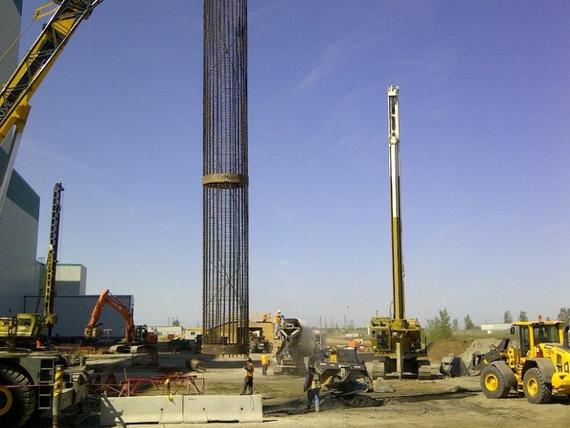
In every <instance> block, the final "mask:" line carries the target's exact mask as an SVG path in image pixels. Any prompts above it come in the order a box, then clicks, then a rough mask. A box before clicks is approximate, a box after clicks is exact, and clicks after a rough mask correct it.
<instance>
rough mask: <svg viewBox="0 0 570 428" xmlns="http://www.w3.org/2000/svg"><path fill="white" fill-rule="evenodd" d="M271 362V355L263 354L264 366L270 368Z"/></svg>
mask: <svg viewBox="0 0 570 428" xmlns="http://www.w3.org/2000/svg"><path fill="white" fill-rule="evenodd" d="M270 362H271V357H270V356H269V354H261V365H262V366H268V365H269V363H270Z"/></svg>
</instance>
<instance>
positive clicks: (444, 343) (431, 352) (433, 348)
mask: <svg viewBox="0 0 570 428" xmlns="http://www.w3.org/2000/svg"><path fill="white" fill-rule="evenodd" d="M470 344H471V341H470V340H461V339H453V338H452V339H441V340H434V341H433V342H430V343H429V344H428V346H427V354H428V358H429V360H430V361H431V362H432V363H439V362H440V361H441V359H442V358H443V357H447V356H448V355H449V354H455V355H461V354H463V353H464V352H466V349H468V348H469V345H470ZM469 358H470V359H471V357H469Z"/></svg>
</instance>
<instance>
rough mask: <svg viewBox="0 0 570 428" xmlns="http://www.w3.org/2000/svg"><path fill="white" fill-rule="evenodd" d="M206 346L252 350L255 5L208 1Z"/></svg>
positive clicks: (216, 350)
mask: <svg viewBox="0 0 570 428" xmlns="http://www.w3.org/2000/svg"><path fill="white" fill-rule="evenodd" d="M203 96H204V130H203V132H204V135H203V145H204V148H203V150H204V164H203V177H202V184H203V198H204V207H203V209H204V211H203V215H204V219H203V222H204V231H203V233H204V236H203V239H204V254H203V314H202V318H203V342H202V352H204V353H206V354H234V355H237V354H246V353H248V350H249V258H248V215H249V214H248V167H247V1H246V0H204V94H203Z"/></svg>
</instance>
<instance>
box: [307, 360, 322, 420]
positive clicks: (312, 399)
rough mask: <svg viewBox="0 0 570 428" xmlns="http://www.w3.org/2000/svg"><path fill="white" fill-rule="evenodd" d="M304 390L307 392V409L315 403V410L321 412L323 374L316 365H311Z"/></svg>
mask: <svg viewBox="0 0 570 428" xmlns="http://www.w3.org/2000/svg"><path fill="white" fill-rule="evenodd" d="M303 391H305V392H306V393H307V410H309V409H310V408H311V405H312V404H313V403H314V404H315V412H319V411H320V404H321V396H320V395H321V375H320V374H319V373H318V372H317V371H316V370H315V366H314V365H310V366H309V371H308V372H307V376H305V384H304V385H303Z"/></svg>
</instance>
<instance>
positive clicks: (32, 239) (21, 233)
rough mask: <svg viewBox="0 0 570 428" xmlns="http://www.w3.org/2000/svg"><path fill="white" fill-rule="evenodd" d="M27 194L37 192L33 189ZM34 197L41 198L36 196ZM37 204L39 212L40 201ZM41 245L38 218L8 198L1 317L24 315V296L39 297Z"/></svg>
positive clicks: (2, 231)
mask: <svg viewBox="0 0 570 428" xmlns="http://www.w3.org/2000/svg"><path fill="white" fill-rule="evenodd" d="M12 180H14V178H12ZM20 191H24V190H20ZM27 191H30V192H33V191H32V190H31V189H29V190H27ZM33 195H35V197H36V198H37V195H36V194H35V193H33ZM30 196H32V195H30ZM37 201H38V208H39V198H37ZM37 243H38V220H37V217H36V216H32V215H30V214H29V213H27V212H26V211H25V210H24V209H22V208H21V207H20V206H19V205H17V204H16V203H15V202H13V201H12V200H11V199H10V198H6V204H5V205H4V211H3V213H2V216H1V218H0V314H1V315H13V314H15V313H18V312H21V311H23V309H24V294H36V293H37V282H36V281H35V276H36V275H35V270H36V269H35V265H36V248H37Z"/></svg>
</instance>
